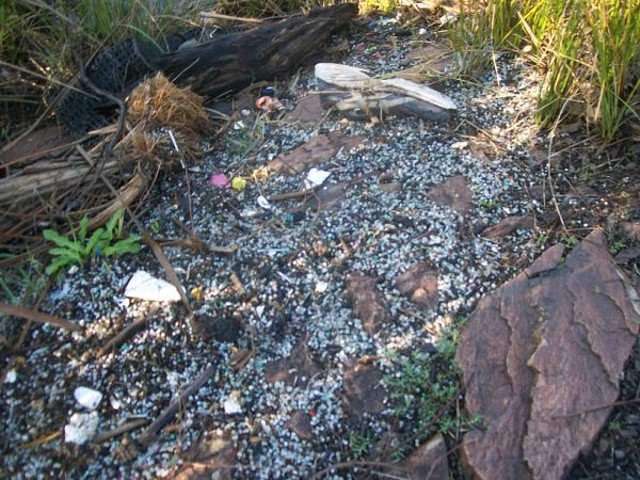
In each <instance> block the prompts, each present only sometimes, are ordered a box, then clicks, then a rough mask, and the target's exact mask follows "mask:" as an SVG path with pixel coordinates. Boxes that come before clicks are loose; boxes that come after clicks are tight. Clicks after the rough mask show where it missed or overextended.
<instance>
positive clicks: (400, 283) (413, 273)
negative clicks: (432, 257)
mask: <svg viewBox="0 0 640 480" xmlns="http://www.w3.org/2000/svg"><path fill="white" fill-rule="evenodd" d="M396 286H397V287H398V291H399V292H400V293H401V294H403V295H406V296H407V297H409V298H410V299H411V301H412V302H413V303H415V304H416V305H419V306H420V307H424V308H426V309H429V310H435V309H436V308H438V272H437V271H436V270H435V269H433V268H432V267H431V266H430V265H429V264H428V263H426V262H418V263H414V264H413V265H411V266H410V267H409V268H408V269H407V271H406V272H404V273H403V274H402V275H399V276H398V277H397V278H396Z"/></svg>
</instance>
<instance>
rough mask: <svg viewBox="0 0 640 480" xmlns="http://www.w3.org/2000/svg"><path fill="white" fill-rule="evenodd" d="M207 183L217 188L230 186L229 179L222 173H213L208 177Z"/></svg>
mask: <svg viewBox="0 0 640 480" xmlns="http://www.w3.org/2000/svg"><path fill="white" fill-rule="evenodd" d="M209 185H213V186H214V187H219V188H230V187H231V181H230V180H229V178H228V177H227V176H226V175H225V174H224V173H214V174H213V175H211V177H209Z"/></svg>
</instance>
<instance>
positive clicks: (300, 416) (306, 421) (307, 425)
mask: <svg viewBox="0 0 640 480" xmlns="http://www.w3.org/2000/svg"><path fill="white" fill-rule="evenodd" d="M287 428H288V429H289V430H291V431H292V432H293V433H295V434H296V435H297V436H298V437H299V438H300V439H301V440H312V439H313V429H312V427H311V417H309V414H308V413H305V412H303V411H302V410H296V411H295V412H293V413H292V414H291V418H290V419H289V421H288V422H287Z"/></svg>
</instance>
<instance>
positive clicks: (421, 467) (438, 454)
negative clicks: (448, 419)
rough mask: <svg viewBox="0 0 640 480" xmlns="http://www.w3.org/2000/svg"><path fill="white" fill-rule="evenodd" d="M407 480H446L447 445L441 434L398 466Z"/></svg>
mask: <svg viewBox="0 0 640 480" xmlns="http://www.w3.org/2000/svg"><path fill="white" fill-rule="evenodd" d="M398 466H399V467H401V468H402V469H403V470H404V472H405V475H404V476H403V477H402V478H407V479H409V480H448V479H449V478H451V477H450V476H449V464H448V463H447V445H446V444H445V442H444V437H443V436H442V434H440V433H438V434H436V435H434V436H433V437H432V438H431V439H430V440H429V441H428V442H426V443H423V444H422V445H420V446H419V447H418V448H416V449H415V451H414V452H413V453H412V454H411V455H409V456H408V457H407V458H405V459H404V460H403V461H402V462H400V463H399V465H398Z"/></svg>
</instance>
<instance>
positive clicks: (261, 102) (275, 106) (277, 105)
mask: <svg viewBox="0 0 640 480" xmlns="http://www.w3.org/2000/svg"><path fill="white" fill-rule="evenodd" d="M256 108H259V109H260V110H262V111H263V112H273V111H275V110H284V109H285V107H284V105H283V104H282V102H281V101H280V100H278V99H277V98H275V97H269V96H265V97H260V98H258V100H256Z"/></svg>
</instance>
